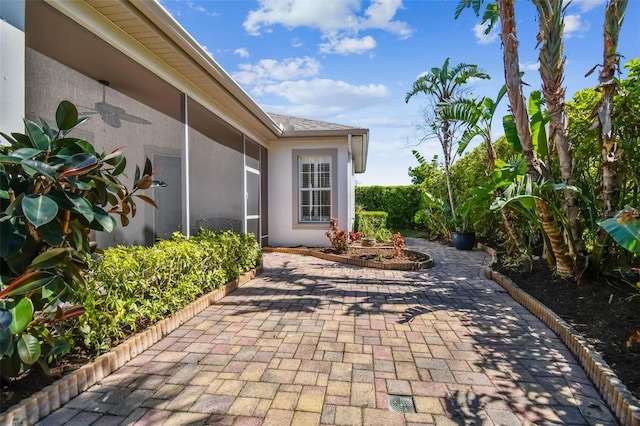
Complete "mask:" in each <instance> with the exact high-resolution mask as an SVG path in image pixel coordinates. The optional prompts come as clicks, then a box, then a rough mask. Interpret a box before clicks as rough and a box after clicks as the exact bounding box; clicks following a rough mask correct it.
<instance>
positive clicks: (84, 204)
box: [65, 193, 93, 223]
mask: <svg viewBox="0 0 640 426" xmlns="http://www.w3.org/2000/svg"><path fill="white" fill-rule="evenodd" d="M65 197H66V198H67V200H68V201H69V203H71V206H72V207H71V210H72V211H73V212H74V213H76V214H79V215H81V216H82V217H84V219H85V220H86V221H87V222H88V223H91V222H92V221H93V206H92V205H91V203H90V202H89V201H88V200H87V199H86V198H84V197H82V196H81V195H78V194H71V193H65Z"/></svg>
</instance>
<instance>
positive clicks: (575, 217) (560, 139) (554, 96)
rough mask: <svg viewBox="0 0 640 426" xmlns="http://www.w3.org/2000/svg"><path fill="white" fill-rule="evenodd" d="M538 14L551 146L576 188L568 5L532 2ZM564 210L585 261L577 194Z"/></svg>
mask: <svg viewBox="0 0 640 426" xmlns="http://www.w3.org/2000/svg"><path fill="white" fill-rule="evenodd" d="M532 3H533V4H534V5H535V7H536V9H537V11H538V22H539V33H538V45H539V46H540V54H539V62H540V78H541V80H542V94H543V95H544V98H545V100H546V102H547V111H548V114H549V142H550V143H551V147H552V149H553V150H554V151H555V153H556V154H557V156H558V164H559V168H560V174H561V177H562V182H563V183H565V184H567V185H571V186H574V185H575V174H574V159H573V149H572V146H571V141H570V139H569V136H568V118H567V110H566V107H565V89H564V87H562V84H563V80H564V64H565V59H566V58H565V57H564V42H563V37H562V36H563V31H564V15H565V11H566V7H567V5H568V3H567V2H564V1H563V0H532ZM563 195H564V206H563V210H564V211H565V212H566V215H567V218H568V222H569V232H571V236H572V238H573V245H568V247H569V248H572V247H575V251H576V253H573V255H575V256H580V257H581V258H584V252H585V248H584V244H583V242H582V232H583V228H582V224H581V222H580V205H579V198H578V195H577V193H576V192H575V191H572V190H565V191H563Z"/></svg>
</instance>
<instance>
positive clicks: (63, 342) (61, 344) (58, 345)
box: [47, 338, 71, 356]
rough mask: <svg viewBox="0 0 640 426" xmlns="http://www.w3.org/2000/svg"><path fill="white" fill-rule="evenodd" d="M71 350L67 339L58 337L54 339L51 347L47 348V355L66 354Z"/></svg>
mask: <svg viewBox="0 0 640 426" xmlns="http://www.w3.org/2000/svg"><path fill="white" fill-rule="evenodd" d="M70 350H71V345H70V344H69V341H68V340H67V339H63V338H59V339H56V340H55V343H54V344H53V346H51V349H49V353H48V354H47V355H48V356H56V355H63V354H66V353H67V352H69V351H70Z"/></svg>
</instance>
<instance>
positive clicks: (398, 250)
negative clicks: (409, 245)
mask: <svg viewBox="0 0 640 426" xmlns="http://www.w3.org/2000/svg"><path fill="white" fill-rule="evenodd" d="M391 242H392V243H393V257H398V256H400V255H401V254H402V249H403V248H404V246H405V244H406V243H405V241H404V238H402V235H400V233H399V232H396V233H395V234H392V235H391Z"/></svg>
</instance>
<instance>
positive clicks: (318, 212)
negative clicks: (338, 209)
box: [298, 156, 331, 223]
mask: <svg viewBox="0 0 640 426" xmlns="http://www.w3.org/2000/svg"><path fill="white" fill-rule="evenodd" d="M298 190H299V197H298V202H299V209H298V220H299V222H301V223H313V222H329V220H330V219H331V157H330V156H321V157H315V156H313V157H311V156H300V157H298Z"/></svg>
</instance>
